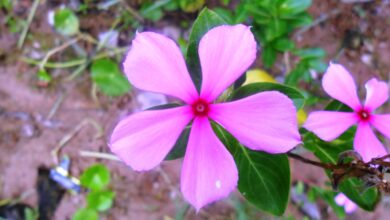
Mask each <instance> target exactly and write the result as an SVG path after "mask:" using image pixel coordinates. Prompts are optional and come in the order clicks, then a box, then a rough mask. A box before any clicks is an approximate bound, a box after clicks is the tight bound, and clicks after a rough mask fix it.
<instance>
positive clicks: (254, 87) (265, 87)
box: [229, 82, 305, 109]
mask: <svg viewBox="0 0 390 220" xmlns="http://www.w3.org/2000/svg"><path fill="white" fill-rule="evenodd" d="M264 91H279V92H281V93H283V94H285V95H286V96H288V97H289V98H290V99H292V101H293V102H294V105H295V107H296V108H297V109H300V108H302V107H303V104H304V103H305V97H304V96H303V95H302V93H300V92H299V91H298V90H296V89H294V88H293V87H290V86H286V85H283V84H278V83H268V82H262V83H251V84H248V85H245V86H243V87H240V88H238V89H237V90H235V91H234V92H233V94H232V95H231V97H230V98H229V100H237V99H241V98H244V97H247V96H250V95H253V94H256V93H259V92H264Z"/></svg>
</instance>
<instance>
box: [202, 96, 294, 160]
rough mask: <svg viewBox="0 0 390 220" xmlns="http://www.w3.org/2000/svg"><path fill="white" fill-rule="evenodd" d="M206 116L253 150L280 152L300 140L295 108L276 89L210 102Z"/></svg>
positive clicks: (287, 149)
mask: <svg viewBox="0 0 390 220" xmlns="http://www.w3.org/2000/svg"><path fill="white" fill-rule="evenodd" d="M209 116H210V118H212V119H213V120H215V121H217V122H218V123H220V124H221V125H222V126H223V127H225V129H226V130H228V131H229V132H230V133H231V134H232V135H233V136H235V137H236V138H237V139H238V140H239V141H240V142H241V143H242V144H243V145H245V146H246V147H248V148H250V149H253V150H262V151H266V152H268V153H284V152H287V151H289V150H291V149H292V148H293V147H295V146H296V145H297V144H299V143H300V135H299V132H298V126H297V118H296V110H295V107H294V105H293V102H292V101H291V100H290V99H289V98H288V97H287V96H285V95H283V94H282V93H280V92H274V91H271V92H261V93H257V94H255V95H252V96H248V97H246V98H243V99H240V100H237V101H233V102H228V103H221V104H214V105H212V106H211V108H210V115H209Z"/></svg>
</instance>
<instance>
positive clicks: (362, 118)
mask: <svg viewBox="0 0 390 220" xmlns="http://www.w3.org/2000/svg"><path fill="white" fill-rule="evenodd" d="M322 87H323V88H324V90H325V91H326V93H328V94H329V95H330V96H331V97H332V98H334V99H337V100H338V101H340V102H342V103H344V104H346V105H348V106H349V107H351V108H352V109H353V111H354V112H337V111H316V112H312V113H311V114H310V115H309V117H308V119H307V121H306V123H305V125H304V127H305V128H306V129H307V130H309V131H312V132H313V133H315V134H316V135H317V136H318V137H320V138H321V139H323V140H325V141H332V140H334V139H336V138H337V137H338V136H340V135H341V134H342V133H343V132H344V131H346V130H347V129H348V128H349V127H351V126H352V125H354V124H357V131H356V134H355V139H354V149H355V150H356V151H357V152H358V153H360V154H361V155H362V157H363V160H364V161H366V162H367V161H369V160H371V159H372V158H375V157H379V156H383V155H386V154H387V151H386V149H385V147H384V146H383V145H382V143H381V142H380V141H379V140H378V138H377V137H376V136H375V134H374V132H373V130H372V128H371V126H373V127H375V128H376V129H377V130H378V131H380V132H381V133H382V134H383V135H385V136H386V137H388V138H390V114H385V115H379V114H375V112H374V111H375V109H377V108H378V107H379V106H381V105H382V104H383V103H385V102H386V101H387V99H388V93H389V91H388V87H387V85H386V83H385V82H381V81H378V80H377V79H375V78H373V79H371V80H369V81H368V82H367V83H366V85H365V87H366V90H367V94H366V100H365V102H364V104H360V101H359V99H358V97H357V93H356V85H355V82H354V80H353V78H352V76H351V75H350V74H349V73H348V71H347V70H346V69H345V68H344V67H343V66H341V65H339V64H333V63H331V64H330V66H329V68H328V70H327V71H326V73H325V75H324V77H323V79H322Z"/></svg>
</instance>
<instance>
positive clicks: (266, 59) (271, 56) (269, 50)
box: [261, 45, 277, 68]
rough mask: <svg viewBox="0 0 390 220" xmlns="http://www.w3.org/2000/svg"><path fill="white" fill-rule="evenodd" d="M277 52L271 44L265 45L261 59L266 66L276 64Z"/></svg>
mask: <svg viewBox="0 0 390 220" xmlns="http://www.w3.org/2000/svg"><path fill="white" fill-rule="evenodd" d="M276 53H277V52H276V50H275V49H274V48H273V47H271V46H270V45H268V46H265V47H263V52H262V53H261V60H262V61H263V64H264V67H265V68H270V67H271V66H272V65H274V63H275V60H276Z"/></svg>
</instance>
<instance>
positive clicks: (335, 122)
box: [303, 111, 358, 141]
mask: <svg viewBox="0 0 390 220" xmlns="http://www.w3.org/2000/svg"><path fill="white" fill-rule="evenodd" d="M357 122H358V118H357V116H356V114H355V113H354V112H333V111H316V112H312V113H310V115H309V117H308V118H307V120H306V123H305V124H304V125H303V127H304V128H306V129H307V130H309V131H311V132H313V133H314V134H316V135H317V136H318V137H319V138H321V139H322V140H324V141H333V140H334V139H336V138H337V137H338V136H340V135H341V134H342V133H344V132H345V131H346V130H347V129H348V128H349V127H351V126H352V125H353V124H355V123H357Z"/></svg>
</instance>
